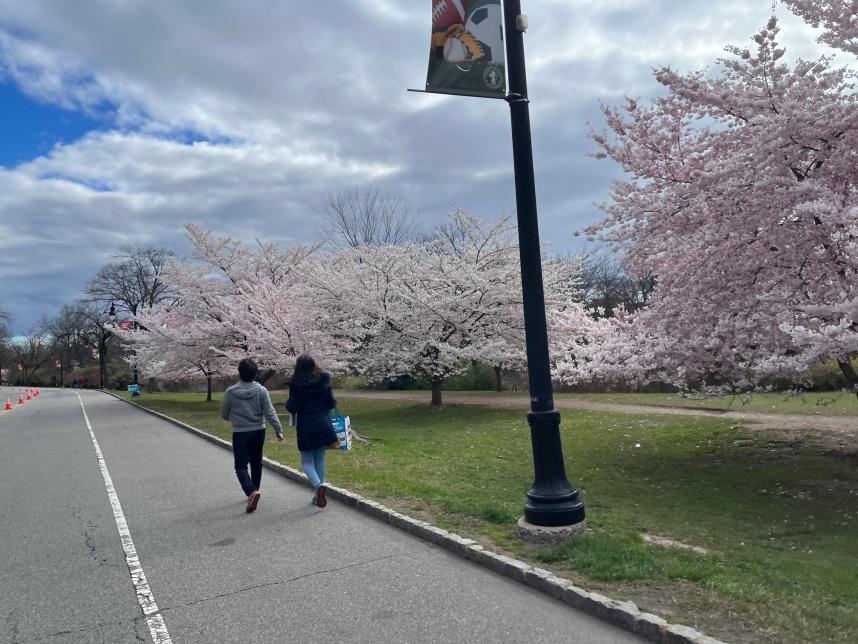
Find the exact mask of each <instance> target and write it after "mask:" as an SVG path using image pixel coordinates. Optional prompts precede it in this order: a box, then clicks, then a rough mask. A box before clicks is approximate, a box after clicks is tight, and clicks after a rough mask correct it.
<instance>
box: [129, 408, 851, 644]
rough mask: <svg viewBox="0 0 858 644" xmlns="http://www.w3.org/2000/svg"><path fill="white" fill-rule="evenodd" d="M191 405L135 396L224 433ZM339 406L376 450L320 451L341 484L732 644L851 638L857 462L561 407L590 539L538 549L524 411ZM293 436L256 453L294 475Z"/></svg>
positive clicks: (772, 439)
mask: <svg viewBox="0 0 858 644" xmlns="http://www.w3.org/2000/svg"><path fill="white" fill-rule="evenodd" d="M201 398H202V396H200V395H199V394H193V395H191V394H156V395H147V394H144V395H143V396H141V398H140V399H139V402H141V403H142V404H146V405H147V406H150V407H152V408H154V409H157V410H159V411H162V412H164V413H166V414H169V415H171V416H173V417H176V418H178V419H181V420H184V421H186V422H189V423H191V424H193V425H195V426H197V427H200V428H202V429H205V430H207V431H210V432H212V433H215V434H217V435H219V436H222V437H224V438H228V437H229V436H230V428H229V426H228V424H227V423H225V422H223V421H221V420H220V419H219V417H218V415H217V409H218V404H219V403H218V401H213V402H211V403H206V402H204V401H202V400H201ZM279 402H282V401H281V400H280V397H275V403H279ZM340 406H341V409H342V410H343V411H344V412H345V413H348V414H349V415H350V416H351V418H352V423H353V426H354V428H355V429H356V430H357V431H358V432H360V433H361V434H362V435H364V436H366V437H368V438H370V439H372V442H371V444H370V445H361V444H358V445H356V447H355V449H354V450H352V452H349V453H343V452H332V453H331V454H330V457H331V458H330V460H329V479H330V481H331V482H332V483H334V484H336V485H342V486H344V487H347V488H349V489H352V490H354V491H356V492H359V493H361V494H365V495H367V496H371V497H373V498H375V499H377V500H379V501H381V502H383V503H386V504H388V505H391V506H394V507H397V508H399V509H402V510H404V511H407V512H410V513H412V514H415V515H417V516H420V517H423V518H426V519H428V520H431V521H433V522H434V523H435V524H436V525H440V526H442V527H446V528H449V529H453V530H455V531H457V532H459V533H461V534H466V535H468V536H471V537H472V538H477V539H480V540H481V542H483V543H489V542H491V543H493V544H494V545H495V547H497V548H499V549H501V550H504V551H507V552H511V553H512V554H515V555H517V556H520V557H524V558H529V559H530V560H531V561H534V562H539V563H540V565H543V566H545V567H549V568H551V569H553V570H555V571H557V572H558V573H559V574H563V575H565V576H568V577H570V578H572V579H573V580H575V581H576V582H578V583H581V584H582V585H584V586H585V587H587V588H591V589H594V590H600V591H602V592H605V593H606V594H608V595H610V596H613V597H617V598H628V599H632V600H634V601H636V602H637V603H638V604H639V605H641V606H642V607H643V608H645V609H649V610H653V611H654V612H657V613H660V614H662V615H665V616H666V617H668V618H671V619H676V620H677V621H680V622H684V623H688V624H691V625H696V626H697V627H699V628H701V629H702V630H704V631H705V632H707V633H708V634H710V635H713V636H719V637H722V638H723V639H726V640H729V641H748V642H809V641H814V642H816V641H832V642H849V641H856V639H858V576H856V575H855V574H854V571H855V563H854V560H855V553H856V551H858V546H857V545H856V544H858V472H856V467H855V465H856V463H855V460H854V457H852V458H851V459H850V458H849V457H847V456H845V455H842V454H841V455H838V454H833V453H830V452H828V451H826V450H824V449H822V448H815V447H813V446H812V445H809V444H808V443H804V442H803V443H800V444H799V443H791V442H788V441H786V440H781V439H780V438H779V437H778V436H776V435H773V434H766V433H763V432H759V431H755V432H750V431H747V430H742V429H733V428H731V424H730V423H729V422H727V421H724V420H721V419H717V418H702V417H691V416H686V417H682V416H669V415H658V414H657V411H656V410H654V411H653V413H652V414H649V415H646V416H643V415H629V414H619V413H597V412H584V411H581V412H573V411H564V413H563V426H562V438H563V442H564V454H565V456H566V460H567V472H568V474H569V478H570V479H571V480H572V481H573V482H574V483H575V484H576V485H577V486H578V487H580V489H581V491H582V497H583V499H584V501H585V503H586V505H587V512H588V523H589V525H590V527H591V528H592V532H591V533H590V534H589V535H587V536H584V537H582V538H579V539H577V540H575V541H572V542H570V543H568V544H566V545H564V546H562V547H559V548H545V547H535V546H528V545H524V544H522V543H520V542H519V541H518V540H517V539H516V538H515V537H514V529H513V527H514V522H515V520H516V519H517V518H518V517H519V516H520V515H521V514H522V505H523V502H524V495H525V492H526V491H527V489H528V487H529V486H530V484H531V482H532V476H533V466H532V462H531V455H530V454H531V451H530V435H529V429H528V427H527V424H526V420H525V417H524V414H523V413H521V412H518V411H510V410H498V409H487V408H483V407H479V406H471V405H461V406H456V405H450V406H447V407H445V408H442V409H441V410H438V411H430V410H429V409H428V406H427V405H424V404H414V403H413V402H405V401H395V400H366V399H349V398H348V396H347V395H341V400H340ZM280 408H281V409H282V406H281V407H280ZM290 431H291V430H288V429H287V441H286V442H284V443H283V444H276V443H273V442H272V443H268V444H267V445H266V454H267V455H268V456H270V457H272V458H275V459H277V460H280V461H282V462H285V463H288V464H290V465H293V466H296V467H297V465H298V452H297V450H296V449H295V445H294V437H293V436H291V437H290V435H289V434H290ZM643 532H649V533H654V534H660V535H666V536H669V537H671V538H673V539H676V540H678V541H681V542H683V543H686V544H693V545H696V546H700V547H703V548H706V549H708V550H709V554H708V555H701V554H697V553H695V552H691V551H687V550H680V549H676V548H662V547H658V546H654V545H650V544H647V543H645V542H644V541H643V540H642V538H641V536H640V535H641V533H643Z"/></svg>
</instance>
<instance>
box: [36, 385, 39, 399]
mask: <svg viewBox="0 0 858 644" xmlns="http://www.w3.org/2000/svg"><path fill="white" fill-rule="evenodd" d="M38 397H39V388H38V387H36V398H38Z"/></svg>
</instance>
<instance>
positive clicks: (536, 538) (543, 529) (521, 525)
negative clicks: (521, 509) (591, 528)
mask: <svg viewBox="0 0 858 644" xmlns="http://www.w3.org/2000/svg"><path fill="white" fill-rule="evenodd" d="M585 532H587V522H586V521H585V520H582V521H581V522H580V523H576V524H574V525H563V526H545V525H533V524H532V523H528V522H527V520H526V519H525V518H524V517H522V518H521V519H519V520H518V536H519V538H521V540H522V541H528V542H530V543H546V544H555V545H556V544H561V543H565V542H567V541H569V540H570V539H574V538H575V537H577V536H580V535H582V534H584V533H585Z"/></svg>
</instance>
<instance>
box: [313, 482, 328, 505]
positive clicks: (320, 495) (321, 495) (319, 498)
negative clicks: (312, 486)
mask: <svg viewBox="0 0 858 644" xmlns="http://www.w3.org/2000/svg"><path fill="white" fill-rule="evenodd" d="M316 505H318V506H319V507H320V508H323V507H325V506H326V505H328V500H327V499H326V498H325V486H324V485H320V486H319V489H318V490H316Z"/></svg>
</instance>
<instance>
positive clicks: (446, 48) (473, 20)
mask: <svg viewBox="0 0 858 644" xmlns="http://www.w3.org/2000/svg"><path fill="white" fill-rule="evenodd" d="M426 91H427V92H437V93H440V94H462V95H465V96H484V97H488V98H505V97H506V51H505V46H504V41H503V8H502V7H501V0H432V46H431V49H430V52H429V72H428V73H427V74H426Z"/></svg>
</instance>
